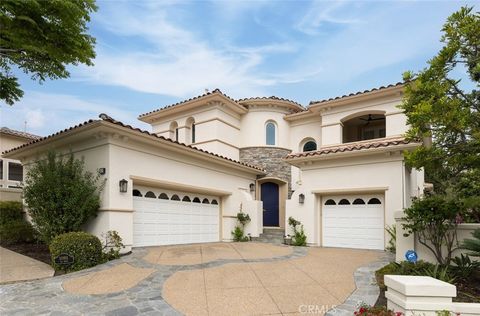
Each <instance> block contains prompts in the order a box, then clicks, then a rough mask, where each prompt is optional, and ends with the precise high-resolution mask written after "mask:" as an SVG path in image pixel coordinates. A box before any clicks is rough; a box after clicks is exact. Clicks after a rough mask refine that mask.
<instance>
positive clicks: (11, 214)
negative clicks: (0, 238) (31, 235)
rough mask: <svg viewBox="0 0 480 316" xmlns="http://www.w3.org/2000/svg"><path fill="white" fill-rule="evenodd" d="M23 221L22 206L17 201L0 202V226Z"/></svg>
mask: <svg viewBox="0 0 480 316" xmlns="http://www.w3.org/2000/svg"><path fill="white" fill-rule="evenodd" d="M22 219H23V206H22V203H21V202H17V201H0V225H4V224H6V223H8V222H13V221H20V220H22Z"/></svg>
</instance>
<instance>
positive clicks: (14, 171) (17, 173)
mask: <svg viewBox="0 0 480 316" xmlns="http://www.w3.org/2000/svg"><path fill="white" fill-rule="evenodd" d="M8 180H13V181H22V180H23V167H22V165H21V164H19V163H15V162H9V163H8Z"/></svg>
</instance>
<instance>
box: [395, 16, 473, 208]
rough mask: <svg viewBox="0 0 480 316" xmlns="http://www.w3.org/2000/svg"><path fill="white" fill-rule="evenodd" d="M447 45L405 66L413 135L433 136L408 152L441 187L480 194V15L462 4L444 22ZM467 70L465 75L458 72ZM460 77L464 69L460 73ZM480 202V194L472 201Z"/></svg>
mask: <svg viewBox="0 0 480 316" xmlns="http://www.w3.org/2000/svg"><path fill="white" fill-rule="evenodd" d="M442 32H443V36H442V38H441V42H442V43H444V46H443V47H442V49H441V50H440V52H439V53H438V54H437V55H436V56H434V57H433V58H432V59H431V60H430V61H429V62H428V64H429V66H428V67H427V68H425V69H424V70H422V71H420V72H419V73H417V74H415V73H412V72H406V73H405V74H404V79H405V81H407V85H406V88H405V98H404V101H403V104H402V106H401V108H403V110H404V111H405V113H406V115H407V123H408V124H409V125H410V130H409V131H408V133H407V137H408V138H410V139H431V144H430V145H428V144H427V145H426V146H421V147H419V148H417V149H416V150H414V151H413V152H411V153H407V154H406V161H407V163H408V164H410V165H411V166H413V167H416V168H424V170H425V173H426V177H427V180H428V181H430V182H432V183H433V184H434V189H435V192H436V193H439V194H453V195H456V196H459V197H468V196H470V197H471V196H477V197H480V155H479V153H480V114H479V111H480V91H478V88H479V87H480V84H479V83H480V36H479V34H480V15H479V12H473V11H472V8H470V7H462V8H461V9H460V10H459V11H457V12H455V13H453V14H452V15H451V16H450V17H449V18H448V19H447V22H446V23H445V24H444V26H443V29H442ZM462 72H464V73H466V74H465V75H466V76H464V77H466V78H463V79H459V78H455V75H457V76H458V74H459V73H462ZM460 77H461V75H460ZM472 203H473V205H476V207H477V208H478V206H479V205H480V199H479V198H477V199H476V201H473V202H472Z"/></svg>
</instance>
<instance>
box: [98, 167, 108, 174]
mask: <svg viewBox="0 0 480 316" xmlns="http://www.w3.org/2000/svg"><path fill="white" fill-rule="evenodd" d="M105 173H107V169H105V168H98V174H101V175H104V174H105Z"/></svg>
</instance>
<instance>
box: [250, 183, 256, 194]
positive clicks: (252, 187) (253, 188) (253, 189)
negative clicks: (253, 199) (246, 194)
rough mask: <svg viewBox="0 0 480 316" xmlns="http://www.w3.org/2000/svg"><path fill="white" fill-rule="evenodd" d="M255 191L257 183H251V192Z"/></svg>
mask: <svg viewBox="0 0 480 316" xmlns="http://www.w3.org/2000/svg"><path fill="white" fill-rule="evenodd" d="M254 191H255V183H250V192H254Z"/></svg>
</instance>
